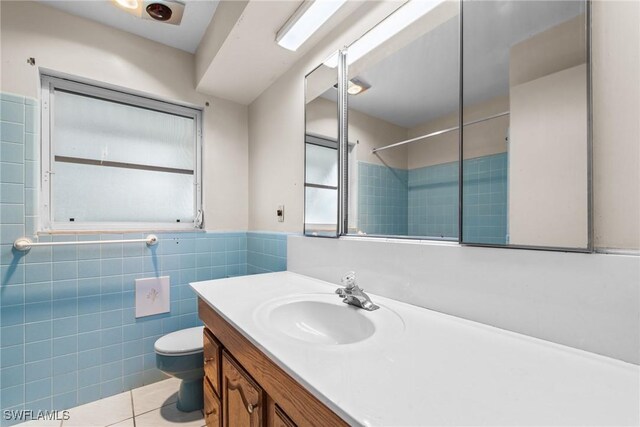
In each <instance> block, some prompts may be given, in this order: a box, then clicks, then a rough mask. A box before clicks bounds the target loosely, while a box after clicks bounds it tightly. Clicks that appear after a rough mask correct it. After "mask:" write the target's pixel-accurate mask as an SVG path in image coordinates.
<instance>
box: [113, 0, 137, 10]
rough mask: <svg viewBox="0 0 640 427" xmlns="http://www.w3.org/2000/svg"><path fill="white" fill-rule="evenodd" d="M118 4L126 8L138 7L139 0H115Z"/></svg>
mask: <svg viewBox="0 0 640 427" xmlns="http://www.w3.org/2000/svg"><path fill="white" fill-rule="evenodd" d="M115 2H116V4H117V5H118V6H120V7H122V8H124V9H137V8H138V0H115Z"/></svg>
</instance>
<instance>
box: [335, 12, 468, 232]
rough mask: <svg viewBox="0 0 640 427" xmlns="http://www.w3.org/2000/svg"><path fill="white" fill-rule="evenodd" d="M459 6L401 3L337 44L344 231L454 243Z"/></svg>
mask: <svg viewBox="0 0 640 427" xmlns="http://www.w3.org/2000/svg"><path fill="white" fill-rule="evenodd" d="M405 8H409V9H410V10H404V11H403V9H405ZM459 8H460V6H459V3H458V2H453V1H447V2H435V1H432V2H430V1H422V2H410V3H407V4H406V5H405V6H403V7H402V8H400V9H399V10H398V11H397V12H396V13H395V14H394V15H392V16H390V17H388V18H387V19H385V20H384V21H383V22H381V23H380V24H378V26H377V27H375V28H373V29H372V30H371V31H369V32H368V33H367V34H365V35H364V36H363V37H362V38H361V39H359V40H357V41H356V42H354V43H353V44H352V45H351V46H349V48H348V49H347V56H346V60H347V64H348V89H347V93H348V94H349V95H348V138H349V140H350V141H356V145H355V147H354V148H353V149H352V150H350V153H351V154H350V159H349V170H350V176H349V185H348V191H349V197H348V200H349V203H348V233H349V234H357V235H368V236H395V237H410V238H419V239H437V240H453V241H457V240H458V207H459V204H458V198H459V191H458V158H459V141H458V130H457V128H456V126H457V124H458V120H459V111H458V106H459V77H458V76H459V67H460V66H459V44H460V43H459V34H460V29H459ZM398 13H401V14H403V16H404V19H403V22H401V23H400V25H399V24H398V22H397V19H396V18H397V16H398V15H397V14H398ZM381 36H382V37H381ZM381 39H383V40H384V41H382V42H381V43H379V44H377V45H376V41H379V40H381ZM443 129H449V131H448V132H441V131H442V130H443Z"/></svg>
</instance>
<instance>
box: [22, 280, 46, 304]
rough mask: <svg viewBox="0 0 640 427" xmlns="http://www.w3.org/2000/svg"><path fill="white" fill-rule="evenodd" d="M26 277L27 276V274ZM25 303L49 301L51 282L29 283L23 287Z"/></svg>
mask: <svg viewBox="0 0 640 427" xmlns="http://www.w3.org/2000/svg"><path fill="white" fill-rule="evenodd" d="M27 277H28V276H27ZM24 300H25V303H27V304H30V303H36V302H44V303H48V302H49V301H51V282H42V283H29V284H27V285H26V286H25V288H24Z"/></svg>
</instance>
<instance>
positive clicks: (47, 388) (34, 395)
mask: <svg viewBox="0 0 640 427" xmlns="http://www.w3.org/2000/svg"><path fill="white" fill-rule="evenodd" d="M24 396H25V402H33V401H36V400H41V399H44V398H46V397H47V396H51V378H44V379H42V380H39V381H34V382H31V383H26V384H25V391H24Z"/></svg>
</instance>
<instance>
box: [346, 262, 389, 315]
mask: <svg viewBox="0 0 640 427" xmlns="http://www.w3.org/2000/svg"><path fill="white" fill-rule="evenodd" d="M340 283H342V285H343V286H344V288H338V289H336V294H338V295H339V296H340V297H341V298H343V300H342V302H344V303H345V304H349V305H353V306H356V307H360V308H363V309H365V310H368V311H373V310H377V309H379V308H380V307H379V306H377V305H375V304H374V303H373V302H371V298H369V295H367V294H365V293H364V289H361V288H360V287H358V285H356V273H355V272H353V271H350V272H348V273H347V274H345V275H344V277H342V280H340Z"/></svg>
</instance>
